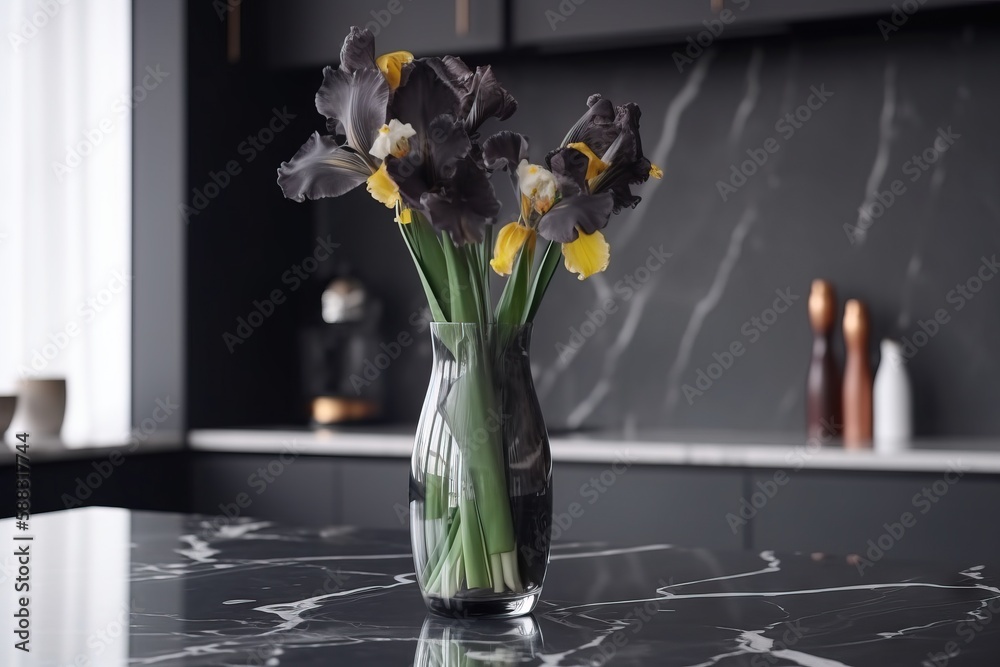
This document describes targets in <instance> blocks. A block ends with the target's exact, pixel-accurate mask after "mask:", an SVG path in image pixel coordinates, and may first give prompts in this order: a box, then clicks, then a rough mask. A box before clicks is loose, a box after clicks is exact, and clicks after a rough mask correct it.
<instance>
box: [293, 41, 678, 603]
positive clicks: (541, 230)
mask: <svg viewBox="0 0 1000 667" xmlns="http://www.w3.org/2000/svg"><path fill="white" fill-rule="evenodd" d="M374 42H375V40H374V37H373V36H372V34H371V33H370V32H369V31H367V30H362V29H359V28H352V29H351V32H350V34H349V35H348V36H347V38H346V40H345V41H344V46H343V49H342V51H341V58H340V66H339V67H338V68H337V69H334V68H332V67H327V68H325V69H324V70H323V84H322V86H321V88H320V90H319V92H318V93H317V94H316V108H317V109H318V110H319V112H320V113H321V114H323V115H324V116H325V117H326V119H327V122H326V126H327V130H328V132H329V134H320V133H318V132H317V133H314V134H313V135H312V136H311V137H310V138H309V140H308V141H306V143H305V145H303V146H302V148H301V149H300V150H299V151H298V153H296V154H295V156H294V157H293V158H292V159H291V160H290V161H288V162H284V163H282V165H281V167H280V168H279V169H278V184H279V185H280V186H281V189H282V191H283V193H284V195H285V197H287V198H289V199H293V200H295V201H303V200H304V199H307V198H308V199H318V198H321V197H336V196H339V195H342V194H345V193H347V192H349V191H351V190H353V189H354V188H356V187H358V186H360V185H361V184H362V183H365V184H366V186H367V190H368V192H369V193H370V194H371V195H372V197H374V198H375V199H376V200H378V201H379V202H381V203H382V204H384V205H385V206H386V207H388V208H389V209H392V210H393V211H394V213H395V222H396V224H397V226H398V228H399V231H400V233H401V235H402V238H403V242H404V243H405V244H406V247H407V248H408V250H409V252H410V255H411V257H412V258H413V263H414V265H415V266H416V269H417V276H418V277H419V279H420V284H421V285H422V287H423V290H424V293H425V294H426V296H427V303H428V307H429V309H430V312H431V315H432V318H433V320H434V323H433V324H432V326H431V335H432V339H433V344H434V365H433V369H432V376H431V382H430V386H429V388H428V392H427V396H426V399H425V402H424V408H423V411H422V413H421V418H420V423H419V425H418V427H417V437H416V444H415V446H414V452H413V460H412V468H411V476H410V515H411V516H410V518H411V536H412V543H413V553H414V561H415V565H416V578H417V582H418V583H419V585H420V589H421V591H422V593H423V595H424V599H425V601H426V603H427V605H428V606H429V608H430V609H431V610H432V611H435V612H438V613H443V614H450V615H469V616H515V615H519V614H524V613H528V612H529V611H531V609H532V608H533V607H534V605H535V603H536V602H537V599H538V594H539V592H540V590H541V586H542V581H543V579H544V575H545V568H546V566H547V563H548V553H549V537H550V532H551V514H552V507H551V495H550V493H551V458H550V455H549V445H548V437H547V435H546V431H545V425H544V421H543V420H542V416H541V411H540V409H539V407H538V401H537V399H536V397H535V391H534V387H533V385H532V381H531V369H530V365H529V363H528V341H529V337H530V329H531V322H532V321H533V320H534V318H535V315H536V313H537V312H538V308H539V306H540V304H541V301H542V298H543V297H544V295H545V292H546V290H547V289H548V286H549V283H550V282H551V281H552V279H553V275H554V274H555V272H556V270H557V269H558V266H559V263H560V259H562V263H563V264H564V266H565V267H566V268H567V269H568V270H569V271H571V272H572V273H575V274H576V275H577V276H578V277H579V279H580V280H583V279H585V278H587V277H589V276H591V275H594V274H595V273H598V272H601V271H604V270H605V269H606V268H607V266H608V262H609V260H610V248H609V246H608V243H607V241H606V240H605V238H604V235H603V233H602V231H601V230H603V229H604V228H605V227H606V226H607V224H608V222H609V220H610V218H611V216H612V215H613V214H616V213H618V212H619V211H621V210H622V209H624V208H626V207H634V206H635V205H636V204H638V202H639V197H637V196H635V195H633V194H632V191H631V186H632V185H635V184H638V183H642V182H644V181H646V180H647V179H648V178H649V177H650V176H654V177H657V178H659V177H660V176H662V173H661V172H660V170H659V169H658V168H657V167H655V166H654V165H651V164H650V162H649V160H647V159H646V158H645V157H644V156H643V154H642V146H641V143H640V139H639V115H640V112H639V108H638V107H637V106H636V105H634V104H626V105H624V106H619V107H615V106H614V105H613V104H612V103H611V102H610V101H609V100H606V99H604V98H602V97H601V96H600V95H592V96H591V97H590V98H589V99H588V100H587V111H586V112H585V113H584V114H583V116H581V117H580V119H579V120H577V121H576V123H575V124H574V125H573V126H572V127H571V128H570V129H569V132H567V134H566V136H565V138H564V139H563V141H562V142H561V144H560V145H559V147H557V148H556V149H555V150H553V151H551V152H549V153H548V155H546V156H545V161H544V165H542V164H538V163H534V162H531V160H530V156H529V143H528V139H527V137H525V136H522V135H520V134H516V133H514V132H509V131H501V132H499V133H498V134H495V135H493V136H490V137H489V138H486V139H485V140H483V141H481V140H480V134H479V130H480V127H481V126H482V124H483V123H484V122H485V121H487V120H488V119H490V118H496V119H499V120H501V121H502V120H506V119H507V118H509V117H510V116H511V115H512V114H513V113H514V112H515V110H516V109H517V103H516V101H515V100H514V98H513V97H512V96H511V95H510V94H509V93H508V92H507V91H506V90H504V88H503V87H501V86H500V84H499V83H498V82H497V80H496V77H495V76H494V74H493V71H492V70H491V68H489V67H480V68H478V69H476V70H475V71H473V70H471V69H470V68H469V67H467V66H466V65H465V63H464V62H462V60H460V59H459V58H454V57H450V56H446V57H444V58H420V59H415V58H414V57H413V55H412V54H410V53H407V52H405V51H398V52H394V53H388V54H385V55H381V56H378V57H376V55H375V53H376V52H375V44H374ZM497 172H505V173H506V174H507V176H508V177H509V179H510V182H511V185H512V186H513V190H514V195H515V197H516V201H517V204H518V218H517V220H515V221H512V222H509V223H507V224H505V225H504V226H502V227H501V228H500V229H499V230H498V231H497V232H496V233H494V226H495V224H496V222H497V219H498V216H499V215H500V210H501V205H500V201H499V200H498V198H497V195H496V193H495V191H494V188H493V185H492V182H491V176H492V175H493V174H496V173H497ZM539 237H540V238H541V242H542V243H541V245H539ZM491 270H492V271H493V272H495V273H496V274H498V275H499V276H502V277H503V278H504V284H503V288H502V290H501V291H500V295H499V298H498V299H497V300H496V302H494V299H493V298H492V296H491V278H490V271H491Z"/></svg>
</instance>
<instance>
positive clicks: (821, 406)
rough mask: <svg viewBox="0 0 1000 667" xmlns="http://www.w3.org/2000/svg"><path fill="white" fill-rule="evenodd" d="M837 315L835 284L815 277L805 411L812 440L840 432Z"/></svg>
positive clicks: (823, 440)
mask: <svg viewBox="0 0 1000 667" xmlns="http://www.w3.org/2000/svg"><path fill="white" fill-rule="evenodd" d="M836 318H837V296H836V294H835V293H834V291H833V285H831V284H830V283H829V282H827V281H825V280H814V281H813V284H812V291H811V292H810V293H809V324H810V325H811V326H812V330H813V348H812V361H811V363H810V364H809V378H808V382H807V392H808V393H807V396H806V414H807V428H808V434H809V439H810V440H817V441H819V442H824V443H825V442H828V441H829V440H831V439H832V438H836V437H837V436H839V435H840V426H841V424H842V423H843V418H842V415H841V403H840V400H841V385H840V369H839V368H838V367H837V359H836V357H835V356H834V354H833V340H832V339H833V326H834V322H835V321H836Z"/></svg>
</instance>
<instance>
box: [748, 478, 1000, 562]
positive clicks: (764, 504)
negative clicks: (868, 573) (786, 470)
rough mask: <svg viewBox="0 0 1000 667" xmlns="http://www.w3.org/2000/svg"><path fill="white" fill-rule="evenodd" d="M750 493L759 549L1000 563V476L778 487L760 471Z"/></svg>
mask: <svg viewBox="0 0 1000 667" xmlns="http://www.w3.org/2000/svg"><path fill="white" fill-rule="evenodd" d="M779 479H780V477H779ZM748 491H749V494H748V500H749V501H750V504H749V505H743V507H744V514H745V515H747V516H753V518H752V519H751V520H750V525H749V526H748V528H750V529H751V531H752V534H753V544H754V545H755V546H757V547H758V548H773V549H777V550H785V551H787V550H800V551H806V552H814V551H815V552H820V551H821V552H829V553H837V554H857V555H858V556H861V557H862V558H865V559H866V560H867V561H869V562H871V563H872V564H873V565H874V564H877V562H878V561H879V560H881V559H883V558H892V559H913V560H934V561H945V562H949V563H954V564H956V565H959V566H963V567H969V566H972V565H979V564H983V563H988V562H992V563H1000V526H998V524H997V521H996V518H995V511H996V508H998V507H1000V478H997V477H996V476H992V475H972V474H962V475H959V474H957V473H955V472H951V473H921V474H895V475H890V474H887V473H838V472H819V471H801V472H797V473H794V474H790V475H788V476H787V481H786V482H785V483H784V484H780V485H779V484H777V482H776V481H775V475H774V473H773V472H768V471H755V472H753V473H752V474H751V485H750V488H749V489H748ZM769 492H770V493H769ZM755 494H756V496H755V497H754V495H755ZM769 496H770V497H769ZM756 505H759V507H756Z"/></svg>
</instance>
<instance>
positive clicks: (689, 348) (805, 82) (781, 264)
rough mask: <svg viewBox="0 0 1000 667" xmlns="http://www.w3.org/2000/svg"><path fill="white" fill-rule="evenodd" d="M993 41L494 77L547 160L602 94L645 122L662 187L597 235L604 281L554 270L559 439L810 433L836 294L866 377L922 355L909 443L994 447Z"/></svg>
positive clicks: (719, 49) (551, 416) (542, 340)
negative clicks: (816, 355)
mask: <svg viewBox="0 0 1000 667" xmlns="http://www.w3.org/2000/svg"><path fill="white" fill-rule="evenodd" d="M865 28H867V29H865ZM998 37H1000V29H997V28H996V27H983V26H981V25H972V24H969V25H958V24H955V25H950V26H937V27H935V28H934V29H929V28H928V29H924V28H918V27H916V26H913V27H912V29H903V30H900V31H898V32H896V33H894V34H892V35H891V36H890V38H889V40H888V41H887V42H886V41H884V40H883V38H882V35H881V34H880V33H879V31H878V30H877V28H876V27H875V24H874V21H872V22H871V25H867V24H866V25H865V26H860V27H853V28H851V29H849V30H847V29H845V30H843V31H839V32H831V31H825V32H817V33H815V34H809V33H802V32H799V33H795V34H793V35H790V36H782V37H767V38H761V39H759V40H738V41H732V42H726V43H722V44H719V45H717V46H716V48H714V49H713V50H712V51H709V52H707V53H706V54H705V55H702V56H701V57H700V58H698V59H696V60H695V62H694V63H693V64H692V65H690V66H689V67H687V68H686V69H685V71H684V72H683V73H678V71H677V69H676V67H675V66H674V65H673V63H672V61H671V59H670V57H669V52H670V49H669V48H668V49H666V50H664V49H657V50H648V51H647V50H641V51H618V52H607V53H599V54H591V55H584V56H581V55H568V54H566V55H555V56H544V57H530V58H511V59H509V60H503V61H500V62H498V63H495V64H494V69H495V70H496V71H497V73H498V76H499V78H500V80H501V81H502V82H503V83H504V85H505V86H506V87H507V88H508V89H509V90H510V91H511V92H512V93H513V94H514V95H515V96H516V97H517V98H518V100H519V102H520V105H521V106H520V110H519V112H518V113H517V114H515V116H514V117H513V118H512V119H511V120H510V121H508V122H507V123H505V127H509V128H511V129H515V130H517V131H520V132H523V133H525V134H527V135H528V136H529V137H530V138H531V139H532V159H533V160H535V161H540V160H541V159H542V158H543V157H544V155H545V154H546V152H547V151H548V150H550V149H551V148H553V147H555V146H556V145H557V142H558V141H559V140H560V139H561V138H562V136H563V134H564V133H565V131H566V129H567V128H568V127H569V126H570V125H571V124H572V122H573V121H574V120H575V119H576V118H577V117H578V115H579V114H580V113H582V111H583V110H584V108H585V100H586V98H587V96H588V95H589V94H591V93H594V92H600V93H602V94H603V95H604V96H606V97H609V98H611V99H612V100H613V101H614V102H616V103H623V102H626V101H633V102H636V103H638V104H639V105H640V106H641V108H642V110H643V118H642V130H643V139H644V149H645V152H646V154H647V155H648V156H649V157H650V159H651V160H653V162H655V163H656V164H658V165H660V166H661V167H662V168H663V170H664V172H665V177H664V178H663V180H662V181H651V182H650V183H648V184H646V185H645V186H643V187H642V188H641V195H642V196H643V202H642V204H640V206H639V207H638V208H637V209H636V210H634V211H628V212H626V213H624V214H622V215H621V216H619V217H617V218H615V219H614V220H612V224H611V226H610V227H609V228H608V230H606V235H607V237H608V239H609V242H610V243H611V247H612V261H611V265H610V268H609V269H608V271H607V272H606V273H605V274H603V275H600V276H598V277H596V278H593V279H591V280H588V281H586V282H583V283H580V282H577V281H576V280H574V279H573V278H572V277H571V276H570V275H569V274H568V273H566V272H564V271H561V270H560V273H559V274H558V276H557V279H556V280H555V281H554V284H553V286H552V288H551V290H550V293H549V295H548V297H547V299H546V302H545V304H544V305H543V309H542V312H541V313H540V315H539V317H538V319H537V324H536V330H535V334H534V343H533V361H534V363H535V365H536V369H535V370H536V375H535V379H536V384H537V388H538V391H539V394H540V396H541V400H542V403H543V408H544V409H545V411H546V415H547V419H548V421H549V424H550V428H552V429H559V428H562V427H569V428H590V427H594V428H612V429H622V428H624V429H627V430H632V429H636V430H654V429H655V430H662V429H678V430H712V431H718V430H735V431H739V432H741V433H743V434H748V435H749V434H755V433H756V434H765V433H768V434H770V433H785V434H790V435H797V434H800V433H802V432H803V429H804V413H805V407H804V404H805V400H804V398H805V397H804V391H805V374H806V368H807V365H808V362H809V355H810V347H811V332H810V329H809V325H808V320H807V313H806V301H807V297H808V290H809V285H810V282H811V281H812V280H813V279H814V278H819V277H822V278H826V279H828V280H831V281H833V282H834V284H835V285H836V288H837V290H838V296H839V298H840V300H841V307H842V304H843V301H844V300H845V299H847V298H860V299H862V300H863V301H865V302H866V303H867V304H868V306H869V309H870V311H871V313H872V318H873V329H874V332H873V333H874V335H873V340H872V355H873V363H877V354H878V352H877V350H878V340H879V339H880V338H882V337H895V338H901V339H903V340H904V342H907V341H908V342H909V343H910V344H911V345H912V352H913V354H912V359H911V360H910V372H911V376H912V378H913V382H914V387H915V407H916V419H917V424H916V431H917V433H918V434H919V435H925V436H931V435H969V436H973V435H997V434H1000V411H998V410H996V409H995V405H996V399H997V397H998V396H1000V354H998V342H1000V337H998V331H1000V308H998V306H1000V279H997V280H992V278H993V277H994V276H995V275H996V273H997V272H1000V265H997V264H996V260H997V257H998V255H1000V192H998V185H1000V133H998V132H997V129H996V127H997V125H996V124H997V121H998V119H1000V92H998V90H997V83H998V82H1000V39H998ZM486 129H487V130H492V129H496V128H486ZM495 185H496V187H497V189H498V192H500V193H501V194H503V195H507V194H509V188H508V187H507V186H506V183H505V182H504V181H503V180H501V179H496V182H495ZM404 289H406V290H411V291H409V292H407V294H408V296H407V299H406V300H407V303H412V304H418V303H419V301H420V294H419V291H418V290H417V286H416V283H415V281H413V282H412V283H410V284H409V285H408V286H407V287H405V288H404ZM404 309H405V308H404ZM407 312H409V311H407ZM838 347H839V348H840V354H841V358H842V344H841V342H840V336H839V334H838ZM733 352H738V353H739V354H738V355H734V354H733ZM408 353H409V354H411V355H412V357H413V358H412V359H411V362H412V364H413V367H414V368H415V367H417V366H423V364H425V363H426V362H427V361H426V354H427V348H426V347H425V346H421V345H418V346H415V347H414V348H413V349H412V351H410V352H408ZM407 365H409V362H407V363H405V364H401V367H402V366H407ZM395 376H396V379H395V380H394V381H393V386H395V387H406V389H405V390H404V389H400V393H402V394H405V396H404V397H402V398H400V397H396V398H394V400H393V402H394V404H395V406H396V407H395V408H394V410H395V411H396V413H397V416H402V417H404V418H405V417H409V416H412V415H415V414H416V412H417V411H418V410H419V403H420V400H419V399H420V396H422V392H423V386H424V383H423V378H424V377H425V375H422V374H421V373H420V372H412V373H411V372H406V373H405V374H404V373H396V374H395ZM404 376H405V378H407V379H405V380H404V379H403V378H404ZM418 379H419V380H420V381H419V382H418V381H417V380H418ZM400 381H402V382H400ZM411 381H412V383H413V386H412V387H409V386H408V385H409V384H410V382H411Z"/></svg>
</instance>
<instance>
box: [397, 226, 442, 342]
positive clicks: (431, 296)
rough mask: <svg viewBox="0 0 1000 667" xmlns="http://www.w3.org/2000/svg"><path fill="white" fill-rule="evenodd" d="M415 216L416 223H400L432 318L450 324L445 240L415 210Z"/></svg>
mask: <svg viewBox="0 0 1000 667" xmlns="http://www.w3.org/2000/svg"><path fill="white" fill-rule="evenodd" d="M412 215H413V222H411V223H410V224H408V225H402V224H401V225H399V229H400V232H401V233H402V234H403V240H404V241H406V247H407V249H408V250H409V251H410V256H411V257H412V258H413V263H414V264H415V265H416V266H417V273H418V274H419V275H420V284H421V285H422V286H423V288H424V293H425V294H426V295H427V303H428V305H429V306H430V309H431V316H432V317H433V318H434V320H435V321H436V322H447V321H449V314H450V312H451V311H450V309H449V307H450V304H449V303H448V298H447V295H448V271H447V267H446V263H445V259H444V252H443V251H442V249H441V245H442V239H441V238H440V237H439V236H438V234H437V233H436V232H435V231H434V228H433V227H431V225H430V223H429V222H427V220H426V219H425V218H424V217H423V216H422V215H420V214H419V213H418V212H416V211H413V213H412Z"/></svg>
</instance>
